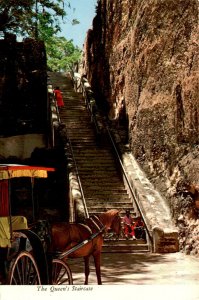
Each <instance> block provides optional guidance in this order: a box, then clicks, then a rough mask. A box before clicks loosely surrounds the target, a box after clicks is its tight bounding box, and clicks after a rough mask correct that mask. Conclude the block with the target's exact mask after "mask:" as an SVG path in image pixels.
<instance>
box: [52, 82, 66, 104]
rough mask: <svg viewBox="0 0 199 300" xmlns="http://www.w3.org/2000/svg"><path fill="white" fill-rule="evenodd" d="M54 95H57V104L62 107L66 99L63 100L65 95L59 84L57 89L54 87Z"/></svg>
mask: <svg viewBox="0 0 199 300" xmlns="http://www.w3.org/2000/svg"><path fill="white" fill-rule="evenodd" d="M53 92H54V95H55V99H56V101H57V106H58V107H59V108H60V107H63V106H64V101H63V96H62V92H61V91H60V89H59V87H58V86H57V87H56V88H55V89H54V91H53Z"/></svg>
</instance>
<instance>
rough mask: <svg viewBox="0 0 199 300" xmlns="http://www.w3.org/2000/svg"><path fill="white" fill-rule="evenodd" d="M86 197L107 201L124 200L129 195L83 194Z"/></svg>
mask: <svg viewBox="0 0 199 300" xmlns="http://www.w3.org/2000/svg"><path fill="white" fill-rule="evenodd" d="M85 197H86V199H88V200H89V201H90V200H93V201H105V200H106V201H107V202H110V203H112V202H121V203H122V202H126V201H129V197H128V196H120V197H116V196H112V195H109V196H106V195H93V196H92V197H91V196H90V195H87V196H86V195H85Z"/></svg>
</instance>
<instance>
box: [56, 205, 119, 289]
mask: <svg viewBox="0 0 199 300" xmlns="http://www.w3.org/2000/svg"><path fill="white" fill-rule="evenodd" d="M102 227H103V228H102ZM110 229H111V230H113V231H114V232H115V233H116V234H117V235H118V236H119V234H120V231H121V219H120V216H119V211H118V210H116V209H111V210H109V211H107V212H105V213H102V214H99V215H98V216H96V215H93V216H92V217H90V218H88V219H86V220H85V224H81V223H66V222H60V223H54V224H52V227H51V251H54V252H56V251H58V252H62V253H63V252H65V251H67V250H69V249H71V248H72V247H74V246H76V245H78V244H80V243H81V242H83V241H85V240H88V239H89V238H90V237H91V235H92V234H95V233H98V232H99V234H98V235H96V236H95V237H94V238H93V239H92V240H90V241H88V243H87V244H85V245H83V246H82V247H81V248H79V249H78V250H75V251H74V252H72V253H70V254H69V255H67V256H65V257H64V258H63V260H66V259H67V258H79V257H83V258H84V266H85V282H84V284H85V285H87V284H88V277H89V273H90V268H89V258H90V256H91V255H92V256H93V258H94V264H95V270H96V276H97V283H98V284H99V285H101V284H102V280H101V268H100V265H101V251H102V246H103V232H107V231H108V230H110Z"/></svg>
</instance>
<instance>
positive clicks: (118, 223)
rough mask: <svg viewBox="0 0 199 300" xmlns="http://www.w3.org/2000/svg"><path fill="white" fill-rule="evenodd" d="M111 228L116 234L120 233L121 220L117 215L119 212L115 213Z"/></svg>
mask: <svg viewBox="0 0 199 300" xmlns="http://www.w3.org/2000/svg"><path fill="white" fill-rule="evenodd" d="M111 230H112V231H114V232H115V233H116V235H117V236H119V235H120V233H121V230H122V222H121V218H120V216H119V213H118V214H116V215H115V217H114V219H113V221H112V224H111Z"/></svg>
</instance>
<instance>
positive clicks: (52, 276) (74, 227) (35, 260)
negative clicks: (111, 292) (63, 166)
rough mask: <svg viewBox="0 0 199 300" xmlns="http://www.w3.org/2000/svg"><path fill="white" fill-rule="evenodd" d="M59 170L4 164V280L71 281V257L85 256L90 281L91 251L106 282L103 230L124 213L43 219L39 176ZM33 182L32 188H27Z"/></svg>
mask: <svg viewBox="0 0 199 300" xmlns="http://www.w3.org/2000/svg"><path fill="white" fill-rule="evenodd" d="M54 171H55V169H54V168H48V167H35V166H26V165H10V164H7V165H0V284H12V285H40V284H72V283H73V279H72V273H71V270H70V267H69V266H68V264H67V258H68V257H80V256H81V257H84V259H85V275H86V280H85V283H86V284H87V283H88V275H89V256H90V255H93V256H94V260H95V264H96V273H97V278H98V283H99V284H100V283H101V274H100V255H101V248H102V244H103V237H102V232H103V230H104V228H105V227H106V226H108V227H110V226H111V224H112V223H113V224H114V223H115V220H116V221H118V220H119V216H118V214H117V212H111V214H108V218H107V216H106V214H105V215H103V216H102V217H103V218H102V221H100V220H99V218H96V217H95V216H94V217H93V219H92V218H91V219H88V220H87V225H84V224H69V223H68V222H55V224H53V223H51V224H50V223H49V220H48V219H41V218H40V216H41V211H42V208H41V207H39V206H38V202H39V200H38V199H37V196H36V195H35V193H34V187H35V180H38V179H39V178H47V177H48V175H49V174H50V173H52V172H54ZM19 180H22V184H23V187H22V188H21V189H19V188H17V187H18V183H19ZM24 180H25V181H24ZM42 180H43V179H42ZM28 182H29V190H28V192H27V191H26V192H25V190H24V187H26V188H27V185H28ZM15 192H17V193H18V197H16V194H17V193H15ZM19 194H20V197H19ZM42 197H44V195H42ZM25 200H27V201H25ZM46 201H47V204H48V199H47V200H46ZM56 201H57V200H55V202H56ZM46 207H48V205H46ZM38 212H39V213H38ZM109 215H110V216H109ZM56 221H57V220H56ZM116 223H118V222H116ZM118 224H120V223H118ZM88 226H89V227H88ZM116 227H118V226H116ZM119 230H120V228H119V227H118V232H119Z"/></svg>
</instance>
